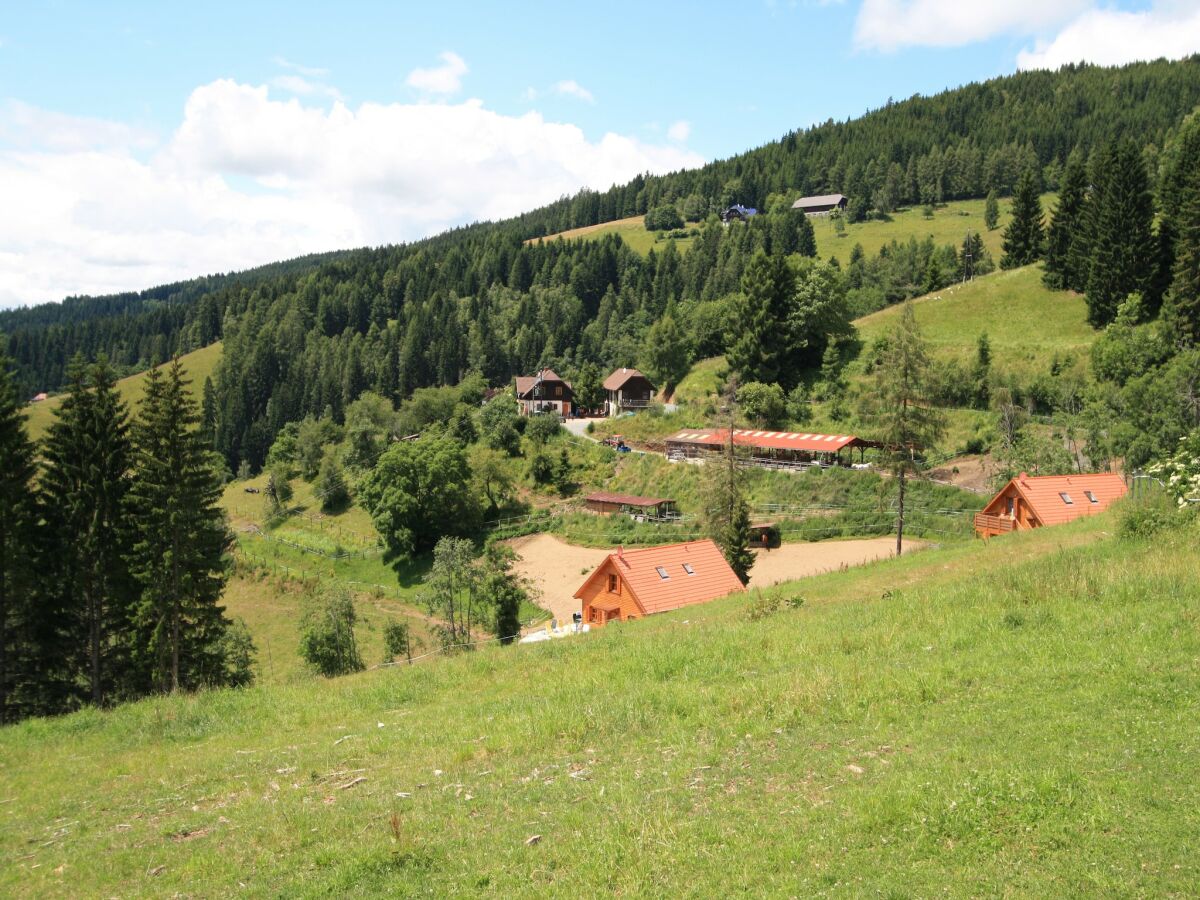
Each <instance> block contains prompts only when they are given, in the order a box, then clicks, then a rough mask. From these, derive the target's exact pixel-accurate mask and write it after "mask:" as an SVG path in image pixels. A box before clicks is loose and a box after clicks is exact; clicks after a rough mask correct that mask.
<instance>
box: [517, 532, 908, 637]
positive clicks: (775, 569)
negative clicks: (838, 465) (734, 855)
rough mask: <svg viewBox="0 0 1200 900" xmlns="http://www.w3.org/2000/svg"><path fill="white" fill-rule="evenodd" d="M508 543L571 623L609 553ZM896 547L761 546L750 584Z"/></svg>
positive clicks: (540, 540) (527, 540) (543, 540)
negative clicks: (583, 588) (579, 596)
mask: <svg viewBox="0 0 1200 900" xmlns="http://www.w3.org/2000/svg"><path fill="white" fill-rule="evenodd" d="M509 543H510V544H511V546H512V548H513V549H514V550H516V551H517V555H518V556H519V560H518V562H517V564H516V567H515V568H516V570H517V572H518V573H520V574H521V575H522V576H523V577H525V578H528V579H530V580H531V581H532V582H533V583H534V584H535V585H537V588H538V590H539V591H541V598H540V600H539V601H538V602H539V604H540V605H541V606H542V607H543V608H545V609H548V610H549V611H550V613H551V615H553V616H554V618H556V619H558V620H559V621H560V622H570V621H571V614H572V613H575V612H578V611H579V601H578V600H576V599H575V598H574V597H573V596H572V595H573V594H574V593H575V591H576V590H577V589H578V588H579V586H580V585H581V584H583V581H584V579H585V578H587V576H588V575H589V574H590V573H591V571H592V569H594V568H595V567H596V566H598V565H599V564H600V563H601V562H602V561H603V560H604V558H605V557H606V556H608V554H609V552H610V551H608V550H596V549H593V548H590V547H577V546H576V545H574V544H568V543H567V542H566V541H564V540H562V539H561V538H557V537H555V536H554V535H552V534H534V535H529V536H527V537H520V538H515V539H514V540H512V541H510V542H509ZM919 543H920V542H918V541H912V542H911V543H909V542H907V541H906V542H905V546H906V548H907V547H910V546H911V547H912V548H913V549H916V547H917V546H918V545H919ZM895 549H896V539H895V538H869V539H865V540H855V541H821V542H819V543H811V544H805V543H798V544H784V545H783V546H782V547H778V548H776V549H774V550H770V551H762V550H756V551H755V554H754V555H755V562H754V568H753V569H752V570H751V572H750V586H751V587H767V586H769V585H772V584H778V583H779V582H781V581H790V580H791V579H793V578H802V577H804V576H805V575H816V574H817V573H819V572H829V571H832V570H834V569H839V568H841V567H842V566H857V565H861V564H862V563H866V562H871V561H872V560H876V559H883V558H885V557H888V556H891V555H892V554H893V553H894V552H895Z"/></svg>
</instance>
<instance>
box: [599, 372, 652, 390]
mask: <svg viewBox="0 0 1200 900" xmlns="http://www.w3.org/2000/svg"><path fill="white" fill-rule="evenodd" d="M631 378H645V379H646V380H647V381H649V380H650V379H649V378H646V376H645V375H643V374H642V373H641V372H639V371H638V370H637V369H617V370H616V371H615V372H613V373H612V374H611V375H609V376H608V377H607V378H605V379H604V389H605V390H606V391H619V390H620V389H621V388H622V387H624V386H625V382H627V381H629V379H631Z"/></svg>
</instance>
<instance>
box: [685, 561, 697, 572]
mask: <svg viewBox="0 0 1200 900" xmlns="http://www.w3.org/2000/svg"><path fill="white" fill-rule="evenodd" d="M683 571H685V572H687V573H688V574H689V575H695V574H696V570H695V569H693V568H692V564H691V563H684V564H683Z"/></svg>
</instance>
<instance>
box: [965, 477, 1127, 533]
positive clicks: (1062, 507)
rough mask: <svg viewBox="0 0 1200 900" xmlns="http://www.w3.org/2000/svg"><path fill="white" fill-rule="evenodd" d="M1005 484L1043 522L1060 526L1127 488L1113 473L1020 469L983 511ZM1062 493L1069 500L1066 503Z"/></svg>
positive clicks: (1098, 507) (1103, 506) (1105, 503)
mask: <svg viewBox="0 0 1200 900" xmlns="http://www.w3.org/2000/svg"><path fill="white" fill-rule="evenodd" d="M1009 485H1012V486H1014V487H1015V488H1016V489H1017V491H1018V492H1019V493H1020V495H1021V498H1022V499H1023V500H1025V502H1026V503H1028V504H1029V508H1030V509H1032V510H1033V512H1034V515H1036V516H1037V518H1038V521H1039V522H1041V523H1042V524H1043V525H1061V524H1062V523H1063V522H1070V521H1072V520H1073V519H1078V518H1080V517H1081V516H1087V515H1091V514H1092V513H1098V512H1103V511H1104V510H1106V509H1108V507H1109V506H1110V505H1112V503H1113V501H1115V500H1119V499H1121V498H1122V497H1124V496H1125V494H1126V492H1127V491H1128V488H1126V487H1125V480H1124V479H1123V478H1121V476H1120V475H1118V474H1117V473H1116V472H1099V473H1095V474H1083V475H1026V474H1025V473H1024V472H1022V473H1021V474H1020V475H1018V476H1017V477H1016V478H1014V479H1013V480H1012V481H1010V482H1009V483H1008V484H1006V485H1005V486H1004V488H1003V489H1002V490H1001V491H1000V493H998V494H997V495H996V496H995V497H993V498H992V501H991V502H990V503H989V504H988V505H987V506H986V507H984V510H983V511H984V512H985V513H987V512H989V511H990V510H991V508H992V507H993V506H998V505H999V504H1000V503H1002V502H1003V497H1004V494H1005V492H1006V491H1007V490H1008V488H1009ZM1089 491H1090V492H1091V494H1092V496H1093V497H1095V498H1096V500H1095V502H1093V501H1092V499H1091V498H1090V497H1089V496H1088V492H1089ZM1063 494H1066V496H1067V497H1069V498H1070V499H1071V502H1070V503H1068V502H1067V501H1066V499H1064V497H1063Z"/></svg>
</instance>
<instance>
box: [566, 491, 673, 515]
mask: <svg viewBox="0 0 1200 900" xmlns="http://www.w3.org/2000/svg"><path fill="white" fill-rule="evenodd" d="M583 504H584V506H586V507H587V508H588V509H590V510H591V511H592V512H597V513H602V514H603V515H609V516H611V515H613V514H615V513H624V514H626V515H630V516H645V517H646V518H649V519H675V518H678V517H679V512H678V510H677V509H676V508H675V501H674V500H672V499H670V498H669V497H639V496H637V495H636V494H614V493H610V492H609V491H596V492H595V493H593V494H588V495H587V496H586V497H584V498H583Z"/></svg>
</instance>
